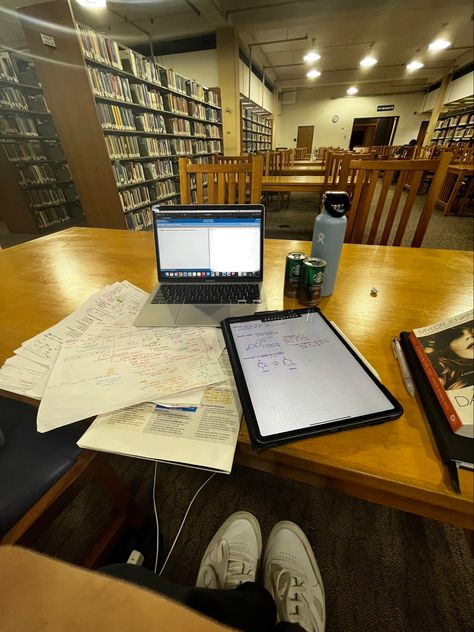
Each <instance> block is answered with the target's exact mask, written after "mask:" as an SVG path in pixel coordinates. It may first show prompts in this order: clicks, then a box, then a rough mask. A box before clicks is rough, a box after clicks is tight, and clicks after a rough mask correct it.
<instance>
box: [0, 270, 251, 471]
mask: <svg viewBox="0 0 474 632" xmlns="http://www.w3.org/2000/svg"><path fill="white" fill-rule="evenodd" d="M147 296H148V295H147V294H146V293H145V292H143V290H141V289H139V288H137V287H135V286H133V285H132V284H130V283H128V282H127V281H123V282H121V283H114V284H113V285H110V286H107V287H105V288H104V289H103V290H101V291H100V292H98V293H97V294H94V295H93V296H91V297H90V298H89V299H88V300H87V301H86V302H85V303H84V304H83V305H82V306H81V307H80V308H79V309H78V310H77V311H76V312H74V313H73V314H71V315H70V316H68V317H67V318H65V319H64V320H62V321H61V322H60V323H58V324H57V325H55V326H53V327H51V328H50V329H48V330H46V331H44V332H42V333H41V334H38V335H37V336H35V337H34V338H31V339H30V340H27V341H26V342H24V343H23V344H22V345H21V347H20V348H19V349H16V350H15V352H14V353H15V355H14V356H13V357H12V358H9V359H8V360H7V361H6V362H5V364H4V365H3V367H2V368H1V369H0V388H2V389H4V390H8V391H11V392H14V393H18V394H21V395H25V396H28V397H31V398H36V399H40V400H41V403H40V407H39V411H38V417H37V427H38V430H39V432H46V431H48V430H52V429H54V428H58V427H60V426H64V425H67V424H70V423H73V422H75V421H79V420H82V419H87V418H89V417H94V416H96V415H99V417H98V418H97V420H96V421H95V422H94V423H93V425H92V426H91V428H90V429H89V430H88V432H87V433H86V435H84V437H83V438H82V439H81V441H80V442H79V445H80V446H81V447H87V448H90V449H96V450H103V451H107V452H116V453H120V454H127V455H133V456H139V457H142V458H150V459H160V460H166V461H170V462H175V463H183V464H190V465H195V466H196V467H205V468H209V469H216V470H219V471H230V469H231V466H232V460H233V455H234V451H235V446H236V442H237V434H238V429H239V425H240V418H241V413H242V411H241V408H240V402H239V399H238V395H237V393H236V390H235V385H234V382H233V378H232V374H231V371H230V368H229V365H228V359H227V355H226V353H225V351H224V341H223V338H222V335H221V334H220V331H219V330H217V329H215V328H208V327H196V328H168V327H166V328H165V327H158V328H152V327H146V328H145V327H134V326H133V325H132V323H133V321H134V319H135V316H136V314H137V313H138V311H139V310H140V309H141V307H142V305H143V303H144V302H145V300H146V299H147Z"/></svg>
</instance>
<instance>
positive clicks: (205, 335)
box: [37, 324, 225, 432]
mask: <svg viewBox="0 0 474 632" xmlns="http://www.w3.org/2000/svg"><path fill="white" fill-rule="evenodd" d="M217 349H218V342H217V334H216V331H215V329H213V328H207V327H203V328H183V329H180V328H177V329H175V328H151V327H150V328H142V327H140V328H137V327H133V326H131V325H118V324H114V325H103V324H95V325H93V326H91V327H90V328H89V330H88V332H87V333H86V334H84V335H82V336H81V337H80V338H79V339H78V340H68V341H66V342H65V343H64V344H63V346H62V349H61V351H60V352H59V356H58V358H57V361H56V363H55V365H54V367H53V370H52V372H51V376H50V378H49V381H48V385H47V388H46V391H45V393H44V396H43V399H42V401H41V405H40V408H39V412H38V421H37V423H38V430H39V431H40V432H46V431H48V430H52V429H53V428H58V427H60V426H64V425H66V424H68V423H72V422H74V421H78V420H80V419H86V418H88V417H91V416H93V415H97V414H100V413H106V412H110V411H113V410H117V409H119V408H123V407H126V406H131V405H132V404H138V403H141V402H146V401H156V400H158V401H159V399H160V397H161V396H167V395H171V394H175V393H179V392H181V391H189V390H190V389H195V388H200V387H204V386H208V385H209V384H216V383H219V382H222V381H224V379H225V376H224V373H223V371H222V369H221V368H220V366H219V362H218V353H217V351H216V350H217Z"/></svg>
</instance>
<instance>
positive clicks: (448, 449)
mask: <svg viewBox="0 0 474 632" xmlns="http://www.w3.org/2000/svg"><path fill="white" fill-rule="evenodd" d="M400 345H401V347H402V349H403V352H404V353H405V357H406V359H407V362H408V366H409V367H410V370H411V373H412V375H413V380H414V382H415V386H416V390H417V394H418V396H419V398H420V400H421V403H422V405H423V410H424V411H425V415H426V419H427V421H428V423H429V425H430V428H431V432H432V433H433V437H434V440H435V442H436V445H437V447H438V451H439V455H440V457H441V460H442V461H443V463H445V464H446V465H447V466H448V470H449V474H450V478H451V484H452V486H453V489H454V491H456V492H458V493H459V491H460V489H459V479H458V476H457V468H458V467H463V468H466V469H470V470H472V469H474V440H473V439H469V438H468V437H463V436H461V435H459V434H455V433H454V432H453V431H452V430H451V428H450V425H449V423H448V422H447V421H446V414H445V412H444V410H443V408H442V406H441V404H440V403H439V400H438V398H437V397H436V395H435V393H434V390H433V387H432V385H431V382H430V381H429V379H428V377H427V376H426V373H425V371H424V369H423V367H422V365H421V363H420V360H419V359H418V356H417V354H416V352H415V350H414V348H413V345H412V344H411V342H410V334H409V333H408V332H407V331H403V332H402V333H401V334H400Z"/></svg>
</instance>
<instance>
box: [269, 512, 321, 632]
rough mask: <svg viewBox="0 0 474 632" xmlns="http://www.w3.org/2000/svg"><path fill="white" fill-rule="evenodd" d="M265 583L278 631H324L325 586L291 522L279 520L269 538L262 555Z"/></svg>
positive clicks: (302, 536)
mask: <svg viewBox="0 0 474 632" xmlns="http://www.w3.org/2000/svg"><path fill="white" fill-rule="evenodd" d="M263 581H264V586H265V588H267V590H268V591H269V592H270V593H271V595H272V596H273V598H274V600H275V603H276V606H277V610H278V620H279V622H280V623H279V624H278V626H277V628H276V629H277V630H278V631H279V632H283V630H290V629H291V630H293V629H295V630H296V629H297V628H294V627H291V628H290V627H288V624H298V625H299V626H301V628H300V629H303V630H306V631H307V632H324V628H325V625H326V606H325V596H324V586H323V581H322V579H321V573H320V572H319V568H318V564H317V562H316V559H315V557H314V553H313V550H312V549H311V545H310V543H309V542H308V539H307V537H306V536H305V534H304V533H303V531H302V530H301V529H300V528H299V527H298V525H296V524H294V523H293V522H288V521H284V522H279V523H278V524H276V525H275V526H274V527H273V529H272V531H271V533H270V536H269V538H268V542H267V546H266V549H265V553H264V557H263Z"/></svg>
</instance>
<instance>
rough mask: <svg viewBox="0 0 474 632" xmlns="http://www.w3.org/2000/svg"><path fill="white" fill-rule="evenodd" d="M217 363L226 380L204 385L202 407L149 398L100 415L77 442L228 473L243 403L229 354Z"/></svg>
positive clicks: (97, 447) (93, 448)
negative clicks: (171, 404) (152, 401)
mask: <svg viewBox="0 0 474 632" xmlns="http://www.w3.org/2000/svg"><path fill="white" fill-rule="evenodd" d="M219 363H220V366H221V369H222V371H223V372H224V374H225V378H226V380H225V382H222V383H221V384H217V385H212V386H208V387H206V388H205V389H203V393H204V394H203V397H202V402H201V404H200V405H199V406H191V407H190V406H188V407H182V408H171V409H166V408H163V407H156V406H154V405H153V404H149V403H145V404H137V405H136V406H130V407H128V408H123V409H122V410H117V411H114V412H112V413H107V414H104V415H99V416H98V417H97V419H96V420H95V421H94V422H93V423H92V425H91V426H90V428H89V429H88V430H87V431H86V433H85V434H84V435H83V436H82V437H81V438H80V439H79V441H78V445H79V446H80V447H81V448H88V449H91V450H99V451H105V452H113V453H115V454H124V455H126V456H137V457H140V458H145V459H156V460H159V461H165V462H167V463H175V464H178V465H188V466H193V467H200V468H204V469H209V470H215V471H219V472H227V473H229V472H230V471H231V469H232V462H233V459H234V452H235V447H236V444H237V438H238V433H239V427H240V420H241V417H242V408H241V406H240V400H239V397H238V395H237V391H236V387H235V383H234V378H233V376H232V371H231V368H230V363H229V359H228V356H227V353H225V352H224V353H222V355H221V357H220V359H219Z"/></svg>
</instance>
